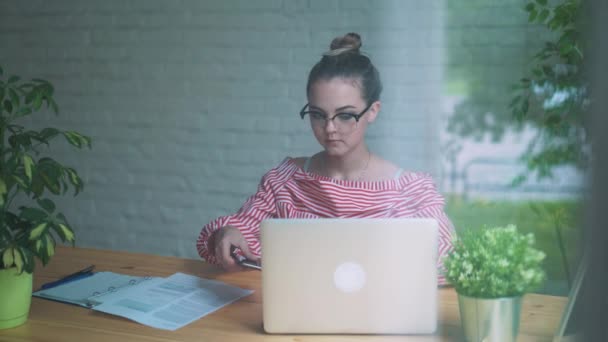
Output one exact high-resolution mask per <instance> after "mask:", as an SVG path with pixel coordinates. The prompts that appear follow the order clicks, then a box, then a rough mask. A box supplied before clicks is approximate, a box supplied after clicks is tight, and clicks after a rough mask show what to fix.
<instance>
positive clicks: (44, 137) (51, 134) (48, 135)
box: [38, 128, 61, 142]
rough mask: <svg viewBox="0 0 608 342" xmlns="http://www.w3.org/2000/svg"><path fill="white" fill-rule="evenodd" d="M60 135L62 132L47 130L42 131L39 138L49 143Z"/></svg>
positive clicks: (54, 129) (53, 129)
mask: <svg viewBox="0 0 608 342" xmlns="http://www.w3.org/2000/svg"><path fill="white" fill-rule="evenodd" d="M59 133H61V132H60V131H59V130H58V129H56V128H45V129H43V130H42V131H40V133H39V134H38V137H39V138H40V139H41V140H44V141H45V142H48V140H49V139H51V138H53V137H55V136H57V135H58V134H59Z"/></svg>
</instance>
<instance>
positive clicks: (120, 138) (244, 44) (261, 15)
mask: <svg viewBox="0 0 608 342" xmlns="http://www.w3.org/2000/svg"><path fill="white" fill-rule="evenodd" d="M441 4H442V2H441V1H388V0H387V1H337V0H334V1H325V0H309V1H298V0H283V1H281V0H265V1H249V0H222V1H220V0H217V1H211V0H163V1H160V0H159V1H153V0H104V1H93V0H89V1H79V0H72V1H68V0H63V1H61V0H54V1H42V0H39V1H16V0H4V1H2V2H0V42H2V43H1V48H0V65H1V66H2V67H3V68H4V70H5V72H7V73H9V74H12V73H15V74H19V75H22V76H24V77H26V78H30V77H38V78H46V79H48V80H50V81H51V82H53V83H54V85H55V87H56V100H57V102H58V104H59V106H60V109H61V113H60V116H59V117H57V118H55V117H52V116H50V115H36V116H35V118H34V119H33V121H35V122H36V125H38V126H39V127H44V126H57V127H60V128H64V129H75V130H78V131H80V132H82V133H84V134H87V135H90V136H91V137H92V138H93V149H92V150H91V151H82V152H81V151H75V150H71V149H69V148H67V147H66V146H65V144H63V143H58V144H55V145H54V151H55V154H54V155H55V156H57V159H59V160H61V161H64V162H66V163H67V164H69V165H72V166H74V167H75V168H76V169H77V170H78V171H79V172H80V173H81V175H82V176H83V178H84V180H85V184H86V186H85V191H84V193H82V194H81V195H79V196H78V197H76V198H72V197H68V198H65V199H62V200H61V201H60V202H61V204H62V209H63V211H64V213H65V214H66V216H67V217H68V219H69V220H70V222H71V223H72V224H73V225H74V226H75V228H76V233H77V245H79V246H83V247H96V248H110V249H117V250H131V251H144V252H151V253H156V254H165V255H179V256H186V257H196V251H195V246H194V242H195V239H196V237H197V235H198V233H199V230H200V228H201V226H202V225H203V224H205V223H206V222H208V221H209V220H211V219H212V218H214V217H216V216H219V215H223V214H228V213H231V212H233V211H235V210H236V209H238V208H239V207H240V205H241V204H242V202H243V201H244V200H245V199H246V198H247V197H248V196H249V195H250V194H252V192H253V191H255V189H256V186H257V183H258V181H259V179H260V177H261V176H262V175H263V173H264V172H265V171H266V170H268V169H269V168H271V167H272V166H274V165H276V164H277V163H279V162H280V161H281V160H282V159H283V158H284V157H285V156H287V155H290V156H299V155H310V154H313V153H315V152H316V151H317V150H318V149H319V147H318V145H317V143H316V141H315V140H314V137H313V136H312V134H311V133H310V132H309V127H308V126H307V123H306V122H303V121H302V120H301V119H300V118H299V116H298V115H297V113H298V111H299V110H300V108H301V107H302V106H303V105H304V103H305V102H306V98H305V85H306V78H307V74H308V71H309V70H310V68H311V67H312V65H313V64H314V63H315V62H316V61H318V59H319V58H320V55H321V53H322V52H323V51H325V50H326V49H327V47H328V45H329V42H330V41H331V39H332V38H333V37H335V36H338V35H342V34H345V33H346V32H349V31H355V32H359V33H360V34H361V35H362V37H363V50H364V51H366V52H368V54H369V55H370V56H371V58H372V60H373V61H374V62H375V64H376V66H377V67H378V69H379V71H380V73H381V76H382V78H383V81H384V87H385V92H384V94H383V98H382V99H383V111H382V114H381V115H382V117H381V119H380V120H379V121H378V122H377V123H376V124H375V125H374V126H372V127H371V129H370V130H369V134H368V138H369V142H370V144H371V146H372V148H373V150H374V151H375V152H377V153H380V154H382V155H384V156H385V157H387V158H389V159H392V160H393V161H395V162H397V163H399V164H400V165H401V166H402V167H404V168H406V169H413V170H421V171H427V172H431V173H433V174H437V173H438V167H437V163H438V159H439V158H438V143H437V141H438V139H437V136H438V133H439V130H438V127H437V119H438V118H437V115H438V113H439V106H440V104H439V102H440V101H439V95H440V87H441V84H442V56H443V53H442V46H443V42H442V39H443V38H442V36H443V34H442V25H443V17H442V16H443V13H442V11H443V9H442V7H441Z"/></svg>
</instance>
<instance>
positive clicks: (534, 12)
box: [528, 9, 538, 23]
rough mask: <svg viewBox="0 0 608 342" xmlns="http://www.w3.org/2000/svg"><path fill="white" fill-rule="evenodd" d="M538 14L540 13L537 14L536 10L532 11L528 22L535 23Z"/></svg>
mask: <svg viewBox="0 0 608 342" xmlns="http://www.w3.org/2000/svg"><path fill="white" fill-rule="evenodd" d="M537 14H538V12H536V10H535V9H533V10H531V11H530V15H529V16H528V22H531V23H532V22H534V20H535V19H536V15H537Z"/></svg>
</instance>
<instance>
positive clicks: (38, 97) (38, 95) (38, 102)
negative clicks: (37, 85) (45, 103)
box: [33, 91, 42, 110]
mask: <svg viewBox="0 0 608 342" xmlns="http://www.w3.org/2000/svg"><path fill="white" fill-rule="evenodd" d="M41 105H42V92H40V91H39V92H37V93H36V95H35V96H34V104H33V106H34V109H35V110H39V109H40V106H41Z"/></svg>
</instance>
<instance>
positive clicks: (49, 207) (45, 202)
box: [37, 198, 55, 213]
mask: <svg viewBox="0 0 608 342" xmlns="http://www.w3.org/2000/svg"><path fill="white" fill-rule="evenodd" d="M37 202H38V205H39V206H40V207H42V208H43V209H44V210H46V211H47V212H48V213H52V212H53V211H55V203H54V202H53V201H51V200H50V199H48V198H44V199H39V200H38V201H37Z"/></svg>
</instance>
